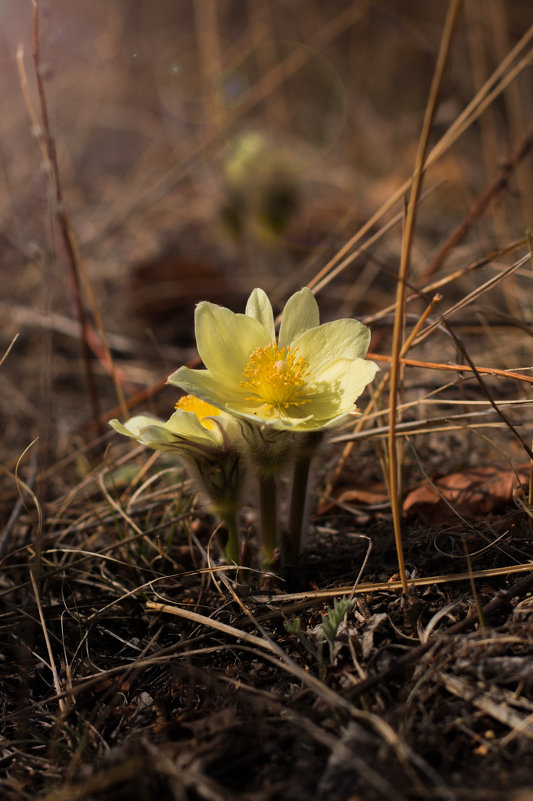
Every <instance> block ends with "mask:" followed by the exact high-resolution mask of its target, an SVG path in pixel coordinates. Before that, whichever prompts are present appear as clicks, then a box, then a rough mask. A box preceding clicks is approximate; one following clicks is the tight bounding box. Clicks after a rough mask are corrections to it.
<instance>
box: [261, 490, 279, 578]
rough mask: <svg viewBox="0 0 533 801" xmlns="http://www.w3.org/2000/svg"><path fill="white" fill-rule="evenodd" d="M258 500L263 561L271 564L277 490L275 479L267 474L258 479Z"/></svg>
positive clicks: (265, 563)
mask: <svg viewBox="0 0 533 801" xmlns="http://www.w3.org/2000/svg"><path fill="white" fill-rule="evenodd" d="M259 502H260V508H261V534H262V537H263V563H264V566H265V567H270V566H271V564H272V555H273V553H274V550H275V548H276V546H277V544H278V542H277V516H278V509H277V491H276V479H275V477H274V476H273V475H271V474H267V475H263V476H261V478H260V479H259Z"/></svg>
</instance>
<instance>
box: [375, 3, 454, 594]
mask: <svg viewBox="0 0 533 801" xmlns="http://www.w3.org/2000/svg"><path fill="white" fill-rule="evenodd" d="M460 8H461V0H451V2H450V5H449V7H448V13H447V16H446V20H445V23H444V31H443V34H442V40H441V45H440V50H439V55H438V59H437V65H436V67H435V73H434V75H433V80H432V83H431V88H430V92H429V98H428V102H427V105H426V111H425V114H424V122H423V125H422V132H421V134H420V139H419V142H418V149H417V154H416V160H415V167H414V171H413V181H412V184H411V192H410V195H409V203H408V206H407V214H406V220H405V226H404V235H403V238H402V254H401V261H400V270H399V274H398V286H397V292H396V313H395V316H394V329H393V341H392V364H391V379H390V386H391V389H390V414H389V481H390V493H391V506H392V517H393V523H394V538H395V542H396V553H397V558H398V571H399V573H400V579H401V582H402V590H403V592H404V594H407V593H408V590H409V588H408V585H407V575H406V571H405V560H404V555H403V543H402V533H401V519H400V499H399V494H398V492H399V488H398V459H397V443H396V423H397V409H398V396H399V377H400V353H401V349H402V338H403V331H404V320H405V299H406V294H407V281H408V275H409V265H410V260H411V248H412V242H413V234H414V227H415V218H416V206H417V200H418V196H419V194H420V189H421V186H422V177H423V171H424V164H425V160H426V154H427V149H428V143H429V134H430V131H431V127H432V123H433V118H434V115H435V111H436V108H437V100H438V96H439V91H440V86H441V82H442V77H443V74H444V68H445V66H446V62H447V60H448V53H449V51H450V45H451V41H452V36H453V32H454V29H455V23H456V21H457V18H458V15H459V10H460Z"/></svg>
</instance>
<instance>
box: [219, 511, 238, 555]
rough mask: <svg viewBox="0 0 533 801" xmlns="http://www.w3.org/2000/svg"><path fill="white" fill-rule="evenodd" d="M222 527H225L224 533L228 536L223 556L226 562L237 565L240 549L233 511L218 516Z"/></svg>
mask: <svg viewBox="0 0 533 801" xmlns="http://www.w3.org/2000/svg"><path fill="white" fill-rule="evenodd" d="M220 517H221V519H222V522H223V523H224V526H225V527H226V531H227V534H228V541H227V542H226V547H225V548H224V556H225V557H226V559H227V560H228V562H234V563H235V564H236V565H238V564H239V556H240V547H239V534H238V529H237V516H236V514H235V509H230V510H226V511H224V513H223V514H221V515H220Z"/></svg>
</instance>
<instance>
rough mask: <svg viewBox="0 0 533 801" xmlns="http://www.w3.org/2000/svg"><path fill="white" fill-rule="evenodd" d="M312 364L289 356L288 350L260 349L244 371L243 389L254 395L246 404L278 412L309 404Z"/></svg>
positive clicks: (294, 356) (255, 352)
mask: <svg viewBox="0 0 533 801" xmlns="http://www.w3.org/2000/svg"><path fill="white" fill-rule="evenodd" d="M308 370H309V364H308V362H306V360H305V359H304V358H302V356H296V354H295V353H291V352H290V348H289V346H287V347H283V348H280V347H279V345H277V344H276V343H271V344H270V345H267V346H266V347H265V348H257V349H256V350H254V352H253V353H252V355H251V356H250V361H249V362H248V364H247V365H246V367H245V368H244V371H243V376H244V379H245V380H244V381H241V387H243V389H247V390H249V391H250V393H252V394H251V395H249V396H247V398H246V400H247V401H255V402H256V403H261V404H266V405H267V407H268V408H270V409H276V411H278V412H284V411H286V410H287V409H288V408H289V407H290V406H303V405H304V404H305V403H310V398H306V397H304V396H305V393H306V390H307V389H308V385H307V383H306V376H307V372H308Z"/></svg>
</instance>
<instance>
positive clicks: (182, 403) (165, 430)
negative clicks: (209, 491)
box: [109, 395, 224, 454]
mask: <svg viewBox="0 0 533 801" xmlns="http://www.w3.org/2000/svg"><path fill="white" fill-rule="evenodd" d="M176 409H177V411H175V412H174V414H173V415H172V417H170V419H169V420H167V422H166V423H164V422H163V421H162V420H158V419H157V417H150V416H149V415H146V414H141V415H138V416H137V417H132V418H130V419H129V420H128V421H127V422H126V423H121V422H120V421H119V420H116V419H115V420H111V421H110V423H109V425H111V426H112V427H113V428H114V429H115V431H118V433H119V434H124V436H126V437H132V438H133V439H136V440H137V441H138V442H140V443H141V444H142V445H146V446H148V447H149V448H154V449H155V450H161V451H182V452H183V453H184V454H189V453H195V452H200V453H201V452H202V451H205V449H206V448H207V449H210V448H215V449H218V448H222V447H223V445H224V435H223V433H222V432H223V428H222V419H224V418H221V421H220V425H218V424H217V422H215V419H214V418H219V417H221V412H220V409H217V408H216V406H211V405H210V404H209V403H206V402H205V401H203V400H200V399H199V398H195V397H194V396H192V395H186V396H185V397H183V398H180V400H179V401H178V402H177V404H176Z"/></svg>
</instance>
